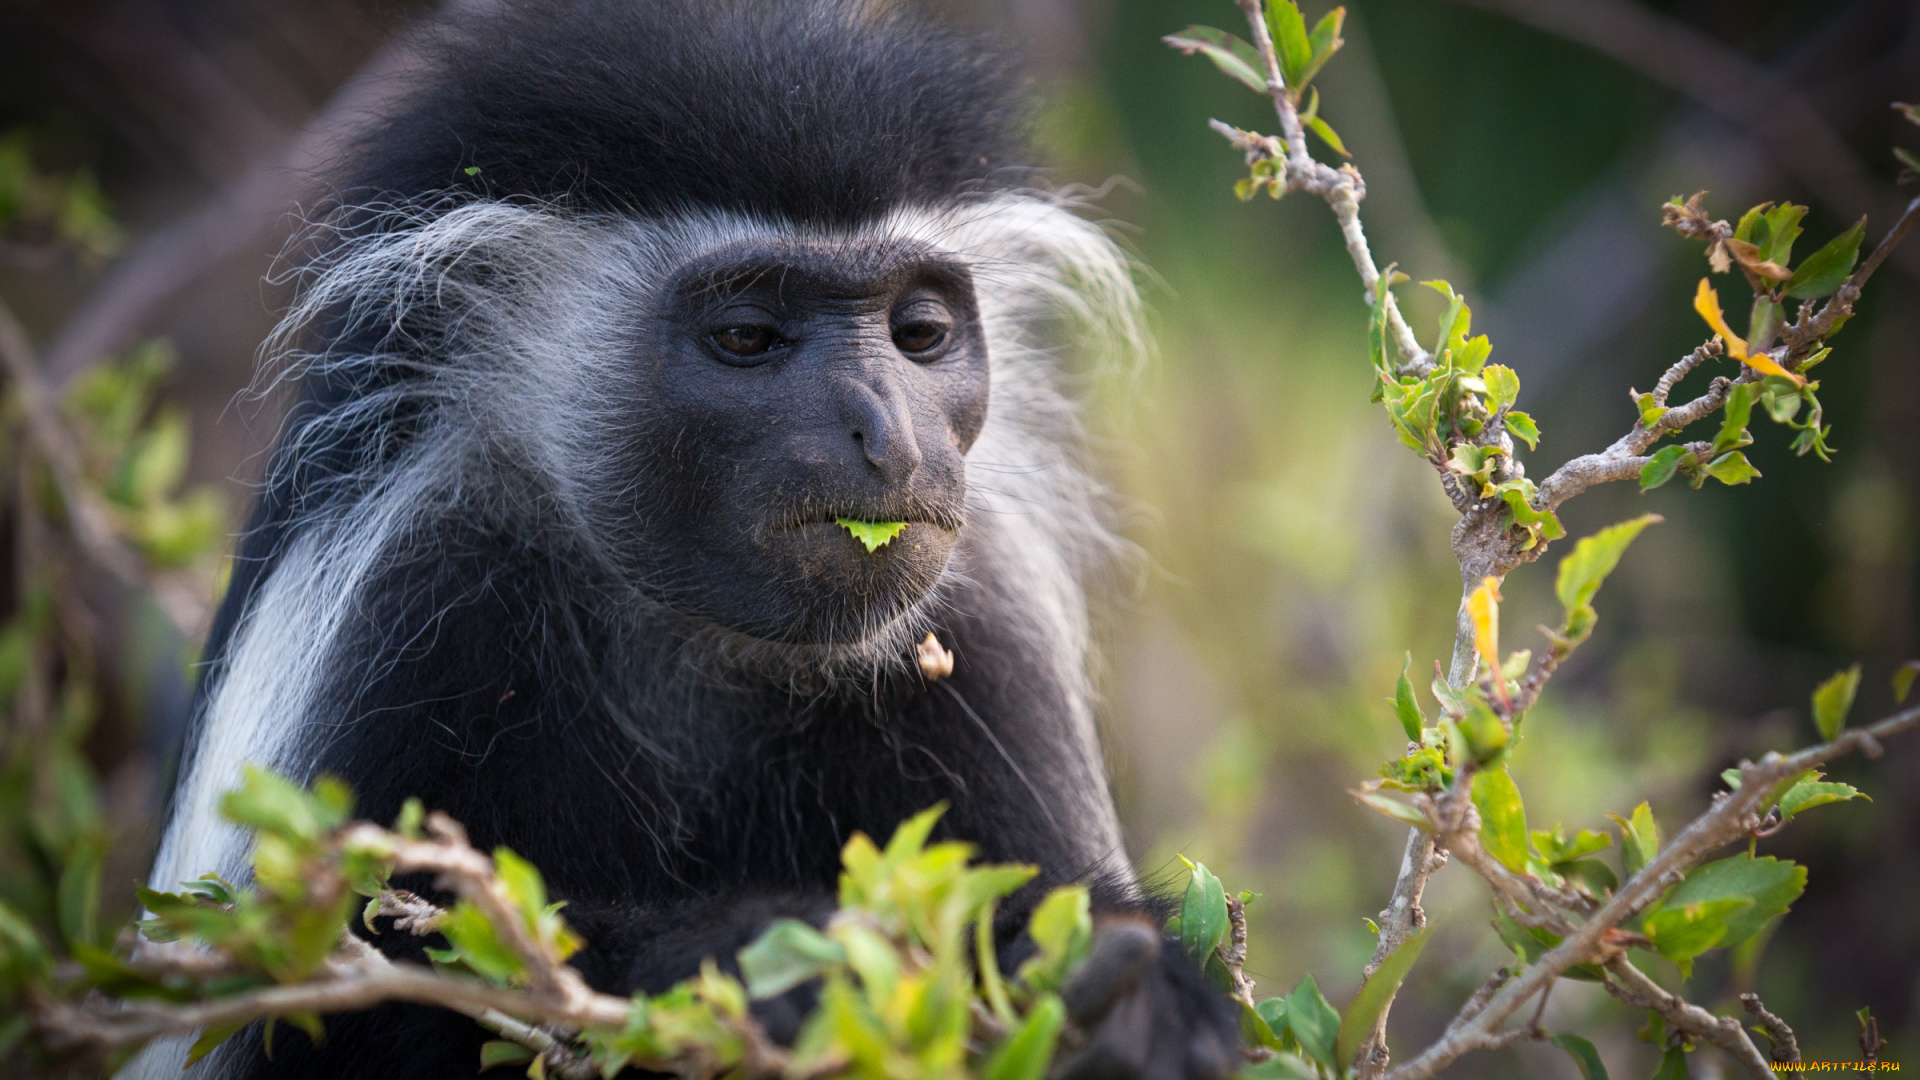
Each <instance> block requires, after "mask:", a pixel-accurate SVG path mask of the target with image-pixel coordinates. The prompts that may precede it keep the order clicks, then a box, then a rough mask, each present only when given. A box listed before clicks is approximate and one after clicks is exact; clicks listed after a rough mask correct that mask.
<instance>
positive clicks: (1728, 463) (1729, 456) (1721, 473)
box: [1702, 432, 1760, 487]
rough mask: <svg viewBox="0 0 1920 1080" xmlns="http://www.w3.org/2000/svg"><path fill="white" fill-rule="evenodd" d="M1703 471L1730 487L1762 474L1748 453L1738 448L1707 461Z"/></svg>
mask: <svg viewBox="0 0 1920 1080" xmlns="http://www.w3.org/2000/svg"><path fill="white" fill-rule="evenodd" d="M1742 434H1745V433H1744V432H1743V433H1742ZM1702 471H1704V472H1705V473H1706V474H1707V475H1708V476H1711V477H1713V478H1714V479H1715V480H1718V481H1720V482H1721V483H1723V484H1725V485H1727V486H1728V487H1733V486H1734V485H1736V484H1745V483H1748V482H1749V481H1751V480H1753V479H1754V478H1755V477H1757V476H1759V475H1760V470H1759V469H1756V468H1754V467H1753V464H1752V463H1751V462H1749V461H1748V460H1747V455H1745V454H1743V453H1741V452H1740V451H1738V450H1734V451H1732V452H1730V453H1725V454H1721V455H1720V456H1719V457H1717V458H1714V459H1713V460H1712V461H1709V462H1707V464H1706V466H1705V468H1704V469H1703V470H1702Z"/></svg>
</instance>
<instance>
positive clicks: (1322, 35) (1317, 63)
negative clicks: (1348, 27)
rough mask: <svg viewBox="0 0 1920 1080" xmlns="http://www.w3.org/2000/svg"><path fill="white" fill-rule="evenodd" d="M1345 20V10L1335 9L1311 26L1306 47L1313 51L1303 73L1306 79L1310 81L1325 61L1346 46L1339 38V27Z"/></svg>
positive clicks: (1323, 65) (1324, 64)
mask: <svg viewBox="0 0 1920 1080" xmlns="http://www.w3.org/2000/svg"><path fill="white" fill-rule="evenodd" d="M1346 19H1347V9H1346V8H1344V7H1337V8H1334V9H1333V10H1332V11H1329V12H1327V13H1326V14H1325V15H1322V16H1320V21H1319V22H1317V23H1314V24H1313V31H1312V32H1311V33H1309V34H1308V35H1307V47H1308V48H1310V49H1312V50H1313V60H1312V62H1311V63H1309V64H1308V65H1307V70H1306V72H1305V73H1304V74H1305V77H1306V78H1308V79H1311V78H1313V77H1314V75H1316V74H1318V73H1319V71H1320V69H1321V68H1322V67H1325V66H1326V63H1327V61H1329V60H1331V59H1333V54H1334V53H1337V52H1339V51H1340V47H1341V46H1342V45H1345V44H1346V41H1344V40H1343V39H1342V38H1341V37H1340V27H1341V26H1342V25H1344V24H1345V23H1346Z"/></svg>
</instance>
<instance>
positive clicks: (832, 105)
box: [349, 0, 1026, 224]
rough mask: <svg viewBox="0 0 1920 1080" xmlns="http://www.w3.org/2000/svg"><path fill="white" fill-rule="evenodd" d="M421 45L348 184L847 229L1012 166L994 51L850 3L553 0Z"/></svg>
mask: <svg viewBox="0 0 1920 1080" xmlns="http://www.w3.org/2000/svg"><path fill="white" fill-rule="evenodd" d="M872 7H874V8H875V9H876V10H877V9H878V7H879V6H878V5H872ZM433 41H434V45H433V51H434V52H435V53H436V54H437V56H438V63H437V66H436V67H437V69H436V70H435V71H434V72H433V73H432V74H431V75H430V76H429V77H428V81H427V82H426V84H425V86H424V87H423V89H422V91H421V92H420V93H419V94H417V95H416V96H415V97H414V98H413V99H412V101H411V102H410V103H409V105H408V106H407V107H406V108H405V109H404V110H402V111H401V112H399V113H398V114H397V115H395V116H394V117H393V119H392V120H390V121H389V122H388V123H387V124H386V125H385V126H384V127H383V128H382V129H381V130H380V131H379V134H378V136H377V137H376V138H375V139H374V140H373V141H372V143H371V144H370V146H369V147H368V150H367V155H366V160H368V161H369V165H368V167H366V168H364V169H362V170H357V171H355V172H353V173H350V174H349V175H350V176H351V177H352V183H350V185H349V186H351V187H353V188H356V189H362V190H365V191H371V192H382V191H390V192H395V193H398V194H401V195H414V194H417V193H419V192H422V191H434V190H440V189H445V188H451V189H453V190H455V191H458V192H461V193H464V194H467V195H470V196H484V197H490V198H502V197H511V196H533V197H537V198H542V199H549V198H554V197H560V196H565V197H568V198H569V199H571V200H573V201H574V202H575V203H576V204H577V205H579V206H581V207H583V208H591V209H606V210H617V211H630V212H636V213H643V214H644V213H657V212H660V211H674V210H681V209H685V208H687V207H690V206H699V207H712V208H718V209H725V210H737V211H752V212H757V213H761V214H765V215H769V216H771V217H776V218H782V219H785V220H789V221H805V222H823V223H836V224H846V223H851V222H857V221H861V220H865V219H867V218H868V217H870V216H872V215H874V214H876V213H878V212H882V211H884V210H886V209H887V208H889V207H891V206H894V205H897V204H899V203H901V202H905V201H921V202H940V201H943V200H945V199H948V198H950V197H952V196H954V195H956V194H958V193H960V192H961V191H963V190H965V189H968V188H970V187H975V186H978V185H980V184H982V183H983V182H985V181H988V180H989V179H990V178H992V177H994V176H995V174H996V171H997V170H1002V169H1005V168H1008V167H1010V166H1017V165H1019V164H1022V163H1024V161H1025V160H1026V156H1025V153H1024V148H1023V146H1022V137H1021V136H1022V125H1023V121H1024V119H1025V112H1024V105H1023V98H1022V95H1021V93H1020V90H1021V87H1020V80H1019V78H1018V75H1017V69H1016V68H1015V67H1014V66H1013V65H1012V64H1010V63H1008V62H1007V61H1006V60H1004V59H1002V58H1001V57H999V56H998V55H996V54H993V53H990V52H986V51H983V50H982V49H980V48H979V46H978V43H976V42H972V41H969V40H967V39H965V38H962V37H960V36H958V35H955V34H952V33H949V32H946V31H943V30H940V29H937V28H934V27H932V26H930V25H928V24H926V23H925V22H923V21H921V20H917V19H913V18H910V17H908V16H905V15H899V14H876V13H873V12H863V11H862V10H861V9H860V8H859V7H857V6H855V5H851V4H823V3H806V4H794V3H748V2H741V0H563V2H559V3H545V4H519V5H508V6H507V7H506V8H505V9H504V10H502V11H500V12H499V13H497V14H493V15H489V16H486V17H483V18H478V19H471V20H468V21H467V22H465V23H463V24H461V25H460V26H458V27H456V28H454V29H453V30H452V31H451V32H448V33H444V34H441V35H438V36H436V37H435V38H434V39H433ZM471 168H478V170H479V172H477V173H474V174H472V175H469V174H468V173H467V171H466V170H468V169H471Z"/></svg>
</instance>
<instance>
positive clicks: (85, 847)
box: [56, 840, 106, 945]
mask: <svg viewBox="0 0 1920 1080" xmlns="http://www.w3.org/2000/svg"><path fill="white" fill-rule="evenodd" d="M105 861H106V848H105V846H104V845H102V844H101V843H99V842H98V841H92V840H88V841H82V842H81V843H80V844H78V845H77V846H76V847H75V848H74V851H73V853H72V854H70V855H69V856H68V857H67V864H66V866H64V867H62V868H61V870H60V884H59V886H58V887H57V890H56V891H57V895H58V899H59V909H60V933H61V935H62V936H63V937H65V938H66V939H67V943H68V944H69V945H77V944H81V943H85V944H89V945H98V944H100V943H101V942H100V868H101V866H102V864H103V863H104V862H105Z"/></svg>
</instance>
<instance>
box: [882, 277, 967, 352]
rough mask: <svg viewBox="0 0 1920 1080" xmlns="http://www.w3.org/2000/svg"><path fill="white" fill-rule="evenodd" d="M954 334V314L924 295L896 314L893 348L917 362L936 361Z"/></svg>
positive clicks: (917, 297)
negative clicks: (935, 355)
mask: <svg viewBox="0 0 1920 1080" xmlns="http://www.w3.org/2000/svg"><path fill="white" fill-rule="evenodd" d="M952 333H953V313H952V312H951V311H950V310H948V308H947V305H946V304H945V303H944V302H943V301H941V300H940V299H939V298H937V297H935V296H932V295H929V294H928V293H926V292H924V291H923V292H921V293H920V294H919V295H917V296H914V297H911V298H910V299H908V301H907V302H906V303H904V304H902V305H900V306H899V307H897V308H895V309H894V311H893V347H894V348H896V349H899V350H900V351H901V352H903V353H905V354H907V355H908V356H910V357H912V358H913V359H915V360H931V359H933V358H934V357H933V354H935V353H938V352H939V351H940V348H941V347H942V346H944V345H945V344H946V343H947V338H948V337H950V336H951V335H952Z"/></svg>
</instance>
